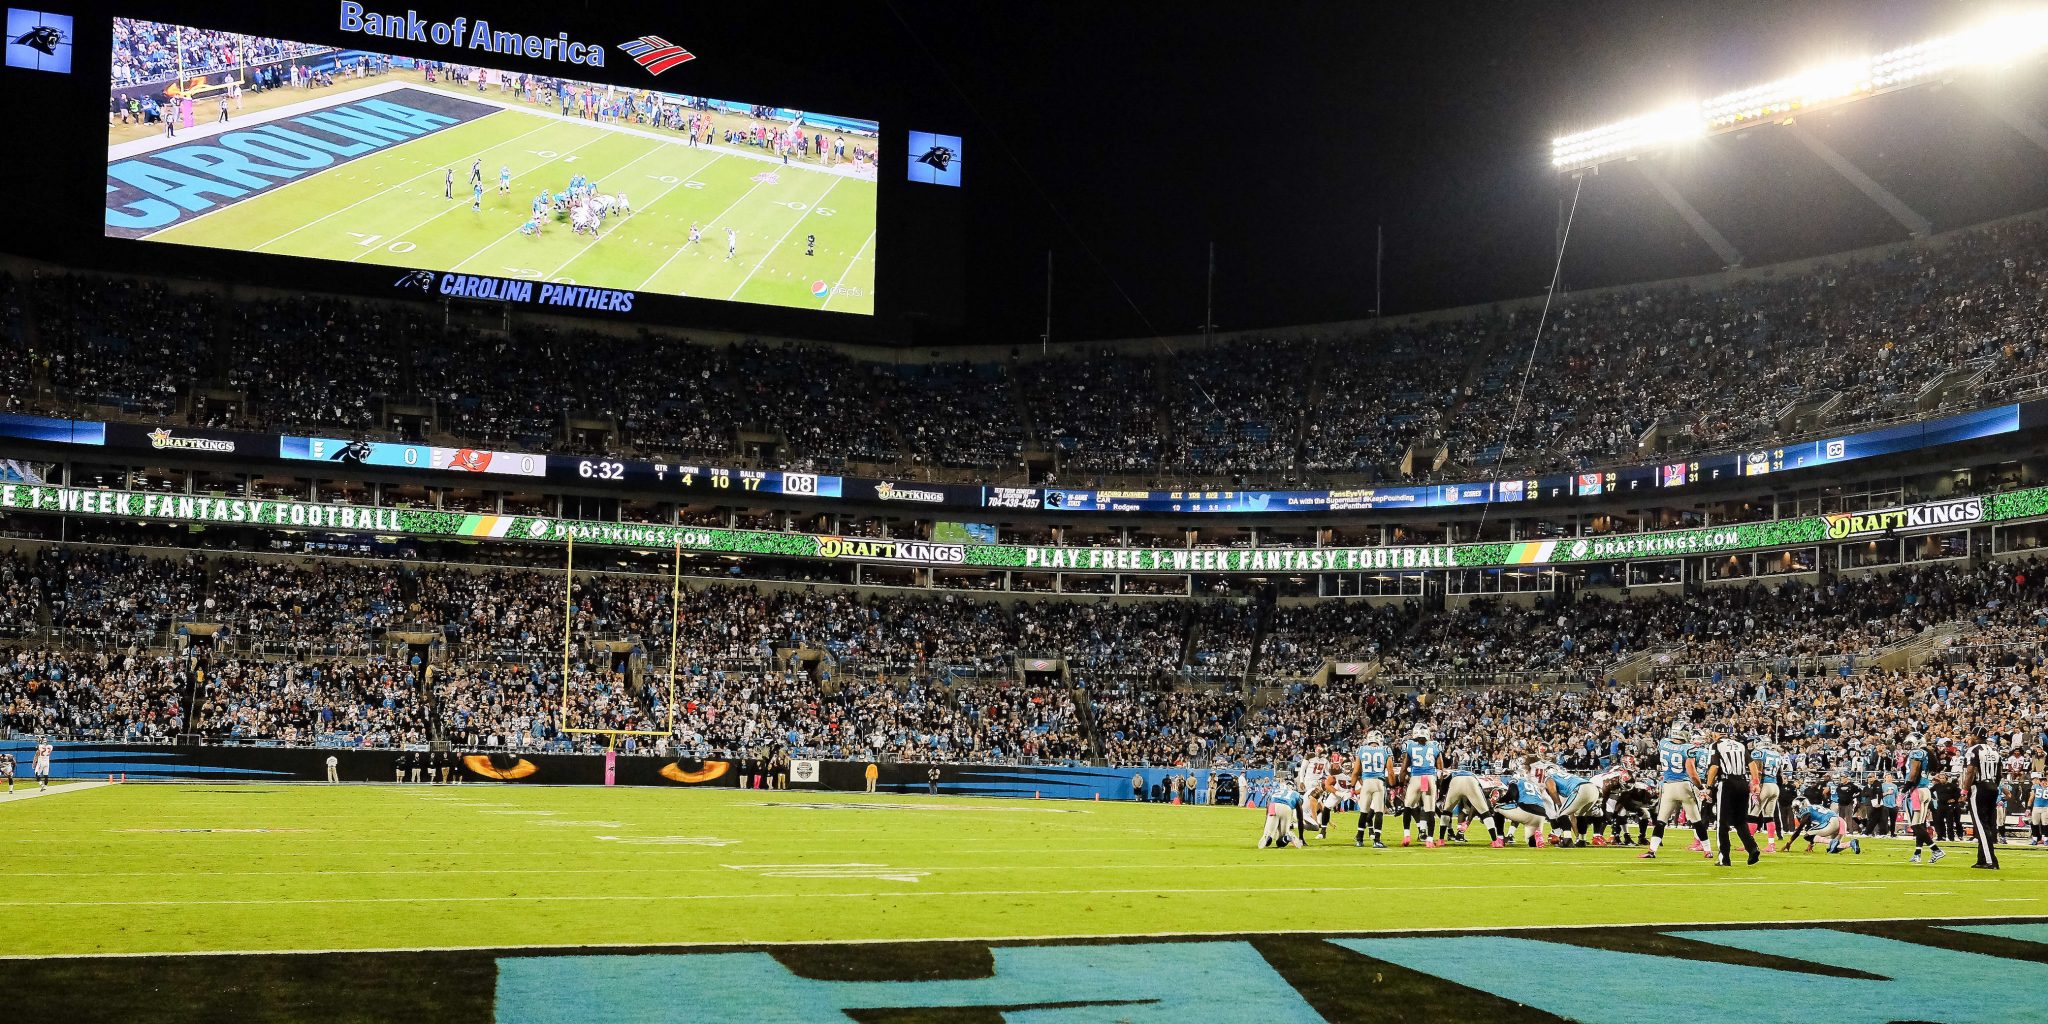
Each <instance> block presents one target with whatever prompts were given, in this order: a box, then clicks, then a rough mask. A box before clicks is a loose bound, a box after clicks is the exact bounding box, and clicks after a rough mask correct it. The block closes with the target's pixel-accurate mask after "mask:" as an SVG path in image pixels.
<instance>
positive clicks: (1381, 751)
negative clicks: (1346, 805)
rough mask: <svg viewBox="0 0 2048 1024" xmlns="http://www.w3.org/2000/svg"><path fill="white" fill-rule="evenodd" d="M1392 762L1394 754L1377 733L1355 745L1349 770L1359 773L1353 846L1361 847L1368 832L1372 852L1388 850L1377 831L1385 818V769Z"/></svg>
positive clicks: (1367, 735)
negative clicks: (1355, 836)
mask: <svg viewBox="0 0 2048 1024" xmlns="http://www.w3.org/2000/svg"><path fill="white" fill-rule="evenodd" d="M1393 761H1394V752H1393V751H1392V750H1389V749H1387V742H1386V739H1385V738H1384V737H1382V736H1381V735H1380V733H1379V730H1377V729H1375V730H1373V731H1372V732H1369V733H1366V734H1365V742H1364V743H1361V744H1359V745H1358V756H1357V757H1356V758H1354V759H1353V760H1352V770H1353V771H1355V772H1357V773H1358V774H1357V779H1356V787H1355V788H1356V790H1357V793H1358V838H1357V839H1355V840H1354V841H1353V844H1352V845H1354V846H1364V845H1365V834H1366V833H1367V832H1368V831H1370V832H1371V833H1372V848H1373V849H1375V850H1384V849H1386V848H1387V844H1385V843H1383V842H1381V841H1380V829H1381V827H1382V825H1383V824H1384V822H1385V820H1386V816H1387V768H1388V767H1389V766H1390V765H1392V764H1393Z"/></svg>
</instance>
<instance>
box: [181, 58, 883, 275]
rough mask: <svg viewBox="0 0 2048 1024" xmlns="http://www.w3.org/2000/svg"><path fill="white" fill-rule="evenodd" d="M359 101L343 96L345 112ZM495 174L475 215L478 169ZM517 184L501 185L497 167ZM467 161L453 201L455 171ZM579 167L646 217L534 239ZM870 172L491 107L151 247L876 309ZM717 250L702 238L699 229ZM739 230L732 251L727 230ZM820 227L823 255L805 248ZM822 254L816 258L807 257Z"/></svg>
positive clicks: (560, 227)
mask: <svg viewBox="0 0 2048 1024" xmlns="http://www.w3.org/2000/svg"><path fill="white" fill-rule="evenodd" d="M348 98H349V97H347V96H345V95H341V96H337V97H336V100H337V102H342V101H345V100H346V99H348ZM475 159H481V160H482V161H483V166H484V177H485V183H484V199H483V204H482V210H481V211H477V210H472V209H471V208H470V197H469V184H468V180H467V179H468V171H469V166H470V162H471V161H472V160H475ZM501 166H504V167H509V168H510V169H511V171H512V189H511V191H510V192H509V193H506V194H504V195H500V194H499V193H498V168H499V167H501ZM450 167H453V168H455V173H456V187H455V198H453V199H449V198H446V195H445V189H444V185H443V176H444V174H445V172H446V170H447V169H448V168H450ZM575 174H582V175H584V176H586V177H588V178H590V179H592V180H594V181H596V182H597V183H598V184H599V186H600V187H601V188H602V189H603V190H604V191H605V192H607V193H617V192H621V191H623V192H625V193H626V195H627V197H628V199H629V200H630V201H631V203H632V206H633V212H632V213H631V214H629V215H625V216H614V217H611V218H608V219H606V220H605V221H604V222H603V233H602V235H601V237H599V238H597V239H594V240H593V239H592V238H591V237H590V236H588V235H578V234H576V233H574V232H573V231H571V230H570V228H569V225H568V224H567V223H566V222H565V221H557V220H555V219H553V218H550V219H549V220H548V221H547V223H546V225H545V227H544V229H543V231H542V232H541V234H539V235H537V236H529V235H522V234H520V233H519V226H520V224H522V223H523V222H524V221H525V220H526V219H527V217H528V214H529V212H530V208H531V205H532V202H533V198H534V196H535V194H536V193H538V192H539V191H541V190H542V189H543V188H545V189H546V190H548V191H549V192H556V191H560V190H562V189H564V188H566V187H567V186H568V182H569V178H570V176H571V175H575ZM875 193H876V186H875V183H874V182H873V181H871V180H866V179H862V178H853V177H847V176H843V175H839V174H834V173H828V172H824V171H820V170H814V169H811V168H807V167H803V166H788V167H785V166H782V165H780V164H777V163H775V162H773V161H771V160H764V159H760V158H759V153H758V152H756V151H747V150H740V149H730V148H724V147H710V148H696V147H691V146H687V145H685V144H684V143H683V140H682V139H681V137H680V136H678V137H676V138H673V139H671V138H666V137H663V138H647V137H644V136H642V135H638V134H631V133H627V132H621V131H617V130H614V129H611V128H608V127H604V126H601V125H597V124H593V123H591V122H588V121H581V120H576V119H573V118H563V117H560V116H558V115H556V114H553V113H542V112H540V111H538V110H526V109H511V110H501V111H497V112H493V113H490V114H486V115H484V116H482V117H480V118H477V119H475V120H472V121H468V122H465V123H463V124H459V125H454V126H451V127H448V128H445V129H443V130H441V131H438V132H435V133H433V134H430V135H426V136H423V137H421V138H418V139H414V140H412V141H410V142H406V143H402V144H400V145H396V146H393V147H391V148H389V149H386V150H383V151H381V152H378V153H375V154H372V155H370V156H366V157H363V158H361V159H358V160H354V161H351V162H349V163H346V164H343V165H340V166H337V167H335V168H333V169H331V170H327V171H323V172H321V173H319V174H315V175H311V176H309V177H307V178H304V179H300V180H298V181H294V182H292V183H290V184H288V185H286V186H284V187H281V188H277V189H274V190H272V191H269V192H266V193H263V194H260V195H256V196H253V197H251V198H248V199H245V200H242V201H241V202H238V203H235V204H233V205H231V206H227V207H225V208H221V209H218V210H215V211H213V212H211V213H208V214H206V215H204V216H201V217H198V218H195V219H193V220H190V221H187V222H185V223H182V224H178V225H175V226H172V227H169V228H166V229H164V230H162V231H158V232H156V233H154V234H151V235H149V236H148V239H149V240H150V241H160V242H177V243H183V244H187V245H197V246H206V247H212V248H228V249H239V250H243V251H250V252H265V253H278V254H283V255H292V256H307V257H314V258H318V259H328V260H339V261H343V262H350V263H371V264H385V265H389V266H394V267H406V268H414V269H427V270H435V271H459V272H464V273H472V274H485V275H491V276H496V277H509V278H521V279H528V280H536V281H553V282H561V283H570V284H584V285H593V286H597V287H604V288H616V289H623V290H628V291H644V292H659V293H664V294H673V295H687V296H692V297H698V298H711V299H727V300H737V301H742V302H755V303H767V304H772V305H782V306H796V307H800V308H808V309H827V310H833V311H839V312H854V313H872V312H873V311H874V259H875V246H874V235H875V223H876V221H875ZM693 223H694V224H698V225H701V226H702V228H703V241H702V242H701V243H699V244H697V245H690V244H688V239H689V232H690V226H691V225H692V224H693ZM728 227H730V228H732V229H733V230H734V231H736V232H737V233H738V236H739V238H738V254H737V256H736V257H735V258H732V259H727V255H726V238H725V229H726V228H728ZM811 235H816V236H817V244H816V246H815V247H814V248H807V247H806V245H805V242H806V239H807V237H808V236H811ZM807 252H808V253H810V254H809V255H807Z"/></svg>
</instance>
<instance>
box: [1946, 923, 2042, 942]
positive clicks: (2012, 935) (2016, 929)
mask: <svg viewBox="0 0 2048 1024" xmlns="http://www.w3.org/2000/svg"><path fill="white" fill-rule="evenodd" d="M1942 931H1947V932H1968V933H1970V934H1972V935H1989V936H1991V937H1993V938H1998V939H2015V940H2018V941H2020V942H2039V943H2042V944H2044V945H2048V924H1959V925H1952V926H1949V927H1946V928H1943V929H1942Z"/></svg>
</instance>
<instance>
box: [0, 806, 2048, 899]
mask: <svg viewBox="0 0 2048 1024" xmlns="http://www.w3.org/2000/svg"><path fill="white" fill-rule="evenodd" d="M96 785H102V786H104V785H106V783H103V782H102V783H96ZM486 813H491V814H507V813H511V814H518V813H522V812H517V811H511V812H507V811H490V812H486ZM531 824H534V825H570V826H577V827H583V828H590V827H602V826H593V825H592V824H591V823H589V822H576V821H534V822H531ZM220 834H223V835H253V834H261V833H220ZM270 834H278V833H270ZM582 838H583V837H574V836H571V837H567V838H566V840H565V841H569V842H575V841H580V839H582ZM590 838H603V837H590ZM620 838H621V839H647V840H656V839H664V838H673V837H666V836H624V837H620ZM152 841H156V840H152ZM315 841H317V840H315ZM522 841H523V842H528V843H535V842H544V841H545V840H544V839H533V838H529V839H523V840H522ZM814 849H818V847H814ZM823 849H834V847H823ZM1005 852H1012V853H1029V852H1032V851H1030V850H1023V849H1019V850H1011V851H1005ZM278 856H279V857H280V858H283V859H294V858H297V857H298V856H300V854H299V853H297V852H294V853H291V854H283V853H280V854H279V855H278ZM446 856H493V857H495V856H502V855H501V854H495V853H486V854H465V853H463V852H461V851H453V850H451V851H449V853H448V854H446ZM848 863H850V862H848ZM844 866H847V865H846V864H845V863H823V862H821V863H818V864H725V865H718V866H708V867H707V866H692V867H656V866H638V865H636V866H632V867H613V868H464V869H449V868H445V867H443V868H322V869H320V870H317V871H260V870H246V871H242V870H219V871H0V881H4V880H6V879H10V878H73V879H87V878H186V877H205V878H214V877H223V878H316V877H320V878H324V877H326V876H329V875H617V874H631V875H689V874H707V873H708V874H717V873H718V872H719V870H720V868H721V867H724V868H734V869H738V868H748V867H784V868H787V867H844ZM869 866H874V865H869ZM1595 867H1596V865H1591V864H1579V865H1573V864H1519V865H1515V870H1517V871H1522V870H1527V869H1530V868H1563V869H1572V868H1582V869H1586V870H1593V869H1595ZM1403 868H1408V869H1425V868H1426V869H1428V870H1430V871H1441V870H1442V869H1443V868H1442V865H1436V864H1386V865H1379V864H1375V865H1373V870H1374V871H1389V870H1399V869H1403ZM1183 869H1185V870H1197V871H1257V872H1261V873H1264V872H1269V871H1284V870H1288V869H1297V870H1304V871H1308V870H1313V871H1327V870H1329V869H1330V865H1329V864H1328V863H1324V862H1303V863H1298V864H1246V863H1225V864H1191V863H1188V862H1185V861H1176V862H1174V863H1170V864H1145V863H1124V862H1118V863H1116V864H1114V865H1106V864H1098V865H1094V866H1092V867H1089V868H1088V869H1087V870H1090V871H1100V872H1121V871H1162V870H1183ZM914 870H920V871H935V872H944V873H946V874H964V873H968V872H987V871H993V872H1002V873H1015V872H1020V871H1072V870H1074V866H1073V865H1071V864H972V865H958V866H956V865H936V866H930V867H917V868H914ZM1688 874H1693V873H1692V872H1688ZM1697 874H1698V876H1699V877H1708V874H1707V872H1705V871H1704V870H1702V871H1700V872H1698V873H1697ZM1712 877H1716V878H1718V877H1720V876H1719V875H1718V874H1716V875H1713V876H1712ZM1774 881H1776V882H1777V883H1778V884H1783V885H1815V886H1825V887H1827V888H1828V889H1830V890H1833V891H1836V892H1849V891H1860V890H1881V889H1885V888H1887V887H1888V886H1889V885H1904V884H1908V883H1910V882H1914V881H1924V879H1878V880H1876V881H1877V883H1878V884H1872V881H1871V880H1867V879H1854V880H1842V881H1835V880H1831V879H1825V878H1804V879H1776V880H1774ZM1944 881H1946V880H1944ZM1966 881H1971V882H1976V883H1983V882H1991V881H2001V880H2000V879H1967V880H1966ZM2002 881H2004V883H2005V884H2007V885H2013V886H2025V885H2048V879H2031V878H2027V879H2004V880H2002ZM1636 884H1643V885H1649V884H1652V883H1649V882H1644V883H1619V882H1617V883H1600V882H1590V883H1578V882H1572V881H1568V880H1562V881H1556V882H1551V883H1549V884H1548V886H1546V887H1549V888H1558V889H1567V888H1595V887H1601V888H1607V887H1615V888H1627V887H1630V886H1633V885H1636ZM1398 888H1405V889H1432V890H1433V889H1438V888H1455V887H1451V886H1435V885H1409V886H1402V887H1398ZM1216 891H1219V892H1227V891H1230V890H1227V889H1222V890H1216ZM1908 895H1910V894H1908ZM2026 899H2028V900H2032V899H2034V898H2033V897H2027V898H2026Z"/></svg>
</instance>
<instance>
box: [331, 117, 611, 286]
mask: <svg viewBox="0 0 2048 1024" xmlns="http://www.w3.org/2000/svg"><path fill="white" fill-rule="evenodd" d="M552 123H554V124H560V123H561V122H559V121H556V122H552ZM603 138H605V136H604V135H603V134H601V133H600V134H596V135H592V136H591V137H590V138H588V139H585V140H583V141H582V142H579V143H577V144H576V145H575V146H574V147H573V148H571V149H565V150H563V151H561V152H560V153H557V154H555V155H554V156H551V157H543V158H541V162H540V163H538V164H536V165H534V167H533V168H532V169H531V170H526V171H522V172H520V174H521V176H525V175H528V174H539V173H540V171H541V168H544V167H546V166H548V165H549V164H552V163H555V162H557V161H559V160H561V159H562V158H563V157H566V156H569V155H571V154H573V153H575V152H576V151H577V150H579V149H582V148H583V147H585V146H588V145H591V144H592V143H595V142H597V141H598V140H600V139H603ZM636 162H637V161H636ZM626 166H628V167H630V166H632V164H627V165H626ZM427 173H429V174H432V173H433V172H432V171H429V172H427ZM548 191H549V193H550V194H552V193H553V192H554V190H553V189H549V190H548ZM468 208H469V207H468V204H466V203H463V202H461V201H460V200H457V201H455V202H453V203H451V204H449V205H447V206H444V207H442V208H441V209H440V211H439V212H437V213H434V214H432V215H430V216H428V217H427V219H426V220H423V221H420V222H419V223H418V224H414V225H413V226H412V227H409V228H406V229H405V230H404V231H400V232H397V233H395V234H392V235H389V236H387V237H389V238H390V239H391V240H392V241H394V242H395V241H399V240H401V239H404V238H405V236H407V235H410V234H412V233H413V232H415V231H418V230H419V229H421V228H423V227H426V226H427V225H429V224H432V223H433V222H435V221H437V220H440V219H441V218H443V217H446V216H448V215H449V214H451V213H454V212H455V211H457V210H464V209H468ZM520 223H521V224H523V223H525V222H524V221H521V222H520ZM518 233H519V227H518V225H514V226H513V228H512V230H510V231H507V232H505V233H504V234H503V235H500V236H498V237H497V238H494V239H492V240H491V242H490V244H489V245H486V246H484V247H483V248H482V249H478V250H477V251H476V256H471V257H469V259H465V260H463V261H461V263H456V264H455V265H453V266H451V267H449V268H448V269H449V270H451V271H459V270H461V269H462V264H463V263H468V262H469V260H473V259H476V257H477V256H481V255H483V254H484V253H485V252H486V251H487V250H489V249H490V248H491V246H493V245H497V244H498V243H499V242H502V241H504V240H505V239H507V238H510V237H512V236H513V235H516V234H518ZM379 251H380V250H378V249H376V248H368V249H364V250H363V251H362V252H359V253H356V254H355V255H354V256H350V257H349V258H348V261H349V262H350V263H354V262H356V261H357V260H360V259H362V258H363V257H365V256H368V255H370V254H372V253H375V252H379Z"/></svg>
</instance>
